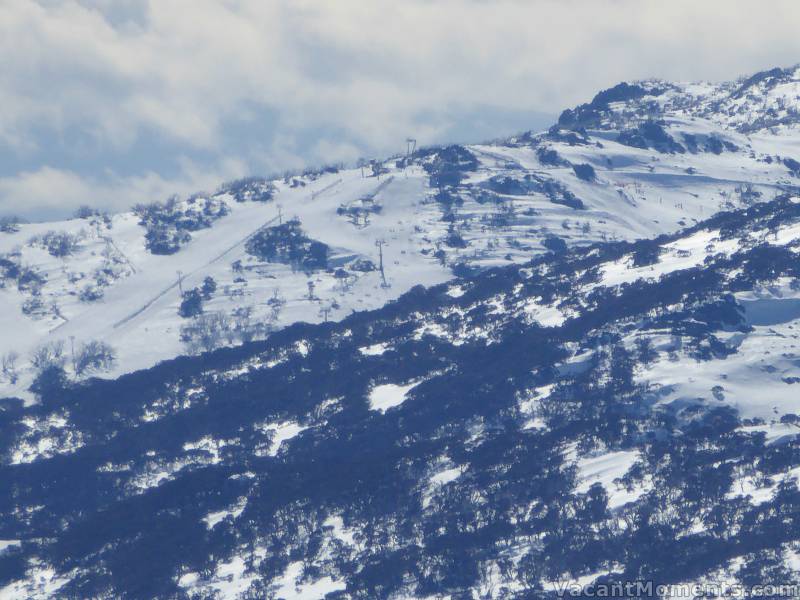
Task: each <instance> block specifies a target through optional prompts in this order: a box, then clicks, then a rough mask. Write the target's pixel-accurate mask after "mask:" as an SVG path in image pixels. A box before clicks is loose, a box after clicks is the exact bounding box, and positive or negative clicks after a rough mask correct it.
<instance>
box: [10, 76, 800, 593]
mask: <svg viewBox="0 0 800 600" xmlns="http://www.w3.org/2000/svg"><path fill="white" fill-rule="evenodd" d="M798 85H800V83H798V80H797V70H795V69H791V70H786V71H784V70H774V71H769V72H765V73H761V74H758V75H755V76H753V77H750V78H748V79H745V80H741V81H739V82H734V83H726V84H720V85H711V84H672V83H667V82H661V81H647V82H634V83H627V84H620V85H619V86H616V87H614V88H611V89H610V90H605V91H603V92H601V93H599V94H598V95H597V96H596V97H595V98H594V99H593V100H592V101H591V102H589V103H587V104H584V105H581V106H579V107H576V108H575V109H573V110H569V111H565V112H564V114H562V116H561V117H560V119H559V123H558V125H556V126H554V127H553V128H552V129H551V130H549V131H547V132H542V133H537V134H533V133H528V134H524V135H520V136H517V137H514V138H511V139H508V140H502V141H498V142H495V143H491V144H478V145H471V146H447V147H441V148H431V149H422V150H418V151H415V152H413V153H411V154H409V155H407V156H399V157H393V158H391V159H389V160H385V161H379V162H373V163H371V164H368V165H365V166H364V167H363V168H362V167H359V168H357V169H344V168H340V169H325V170H322V171H319V172H309V173H306V174H303V175H297V176H287V177H284V178H280V179H275V180H272V179H252V180H246V181H241V182H235V183H233V184H228V185H226V186H223V187H221V188H220V190H218V192H216V193H213V194H198V195H196V196H194V197H192V198H187V199H175V200H173V201H170V202H167V203H161V204H154V205H141V206H138V207H136V208H135V210H134V211H133V212H131V213H126V214H120V215H113V216H109V217H103V216H101V215H96V214H91V213H90V212H88V213H86V214H85V215H84V217H83V218H79V219H74V220H71V221H66V222H63V223H40V224H28V225H19V226H18V227H17V226H11V225H6V228H7V229H9V230H11V231H10V232H7V233H4V234H0V252H2V257H0V269H2V270H1V271H0V273H4V278H3V280H4V282H5V288H4V289H3V290H1V291H0V302H2V303H4V304H5V305H6V306H4V307H3V311H2V313H0V314H2V317H0V319H2V321H0V326H2V328H3V329H2V330H3V332H4V334H5V332H9V334H8V335H4V336H3V338H2V341H1V342H0V343H1V344H2V348H0V354H2V353H5V356H6V357H7V358H6V361H5V367H6V373H5V380H4V384H3V385H5V388H4V390H5V394H4V395H8V396H10V397H9V398H8V399H7V400H4V401H0V402H1V404H0V456H2V461H1V462H0V465H1V466H0V481H3V482H5V483H6V485H5V486H0V540H5V541H2V542H0V598H2V597H4V595H5V596H8V597H48V596H53V595H59V596H63V597H118V596H127V597H136V598H139V597H141V598H150V597H198V598H200V597H203V598H205V597H215V595H217V596H219V597H225V598H235V597H267V598H269V597H274V598H322V597H328V598H331V599H332V598H434V597H442V598H531V597H540V596H555V595H557V591H558V590H559V589H562V588H563V586H565V585H567V584H581V585H589V584H599V583H614V582H628V581H652V582H655V583H657V584H659V583H664V584H692V583H697V582H711V581H718V582H719V581H730V582H735V583H740V584H742V585H751V584H754V583H761V584H766V583H783V584H789V583H792V582H795V583H796V582H798V581H800V579H798V569H799V568H800V491H799V490H798V487H797V479H796V477H797V475H798V473H800V441H798V439H797V433H798V426H800V425H799V424H800V417H798V416H797V414H796V413H798V412H800V410H798V408H800V407H798V406H797V393H796V389H795V388H796V387H797V385H798V384H799V383H800V359H798V350H797V343H798V342H797V333H796V331H797V327H798V325H800V266H798V265H800V261H798V248H800V195H798V194H797V193H796V189H795V188H796V183H795V180H796V177H797V176H800V163H796V162H795V158H794V157H797V158H798V159H800V152H798V151H795V149H794V145H795V144H796V143H798V142H800V131H797V132H796V127H797V124H796V122H795V120H796V119H795V113H794V109H793V106H794V105H795V104H796V103H797V102H798V98H797V96H796V95H793V92H792V89H794V88H797V87H798ZM798 89H800V88H798ZM381 257H382V263H383V270H382V271H381V268H380V265H381ZM178 272H180V275H179V274H178ZM454 277H455V278H454ZM420 284H421V285H420ZM426 287H427V289H425V288H426ZM368 309H369V310H368ZM299 321H306V322H307V323H299ZM321 321H328V322H327V323H320V322H321ZM314 322H316V323H317V324H313V323H314ZM92 341H94V342H97V343H99V344H108V345H110V347H111V348H113V350H114V351H115V352H116V355H117V358H116V361H115V362H113V363H112V361H110V360H106V359H108V352H107V351H106V350H104V348H105V347H104V346H102V345H101V346H98V347H99V348H100V351H98V352H97V353H96V354H97V355H98V356H99V358H98V359H97V360H96V361H95V362H92V361H91V360H90V361H89V362H85V363H81V359H82V358H85V357H86V356H89V358H91V357H92V350H93V349H95V350H96V349H97V348H98V347H95V346H91V344H89V342H92ZM60 342H63V344H64V347H63V348H62V347H61V345H60ZM218 346H230V347H227V348H218V349H216V350H214V348H215V347H218ZM73 347H74V348H75V354H74V355H73ZM37 349H38V350H37ZM12 351H16V352H18V353H19V358H18V359H17V361H16V363H14V362H13V361H12V362H11V363H9V360H8V356H9V353H10V352H12ZM203 351H205V352H203ZM201 352H202V353H201ZM183 354H190V355H189V356H179V355H183ZM195 354H196V356H195ZM175 357H177V358H175ZM166 359H170V360H166ZM159 361H163V362H160V364H156V363H158V362H159ZM62 366H63V367H64V368H62ZM139 369H144V370H139ZM75 371H80V374H76V373H74V372H75ZM132 371H136V372H132ZM98 372H99V373H101V374H102V375H103V377H104V378H105V379H89V378H88V376H89V375H91V374H93V373H98ZM124 373H128V374H127V375H123V374H124ZM34 377H35V378H36V379H35V383H34V385H33V389H32V391H28V390H27V388H28V387H29V386H30V385H31V382H32V380H33V379H34ZM115 377H116V378H115ZM12 379H13V381H12ZM11 396H19V398H12V397H11ZM326 594H328V596H325V595H326ZM723 595H724V594H723ZM729 595H730V594H729Z"/></svg>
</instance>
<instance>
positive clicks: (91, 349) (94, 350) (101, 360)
mask: <svg viewBox="0 0 800 600" xmlns="http://www.w3.org/2000/svg"><path fill="white" fill-rule="evenodd" d="M116 360H117V353H116V351H115V350H114V348H112V347H111V346H110V345H109V344H107V343H105V342H101V341H97V340H92V341H89V342H85V343H83V344H81V347H80V349H79V350H78V351H77V352H76V354H75V365H74V366H75V374H76V375H79V376H80V375H85V374H87V373H93V372H97V371H108V370H110V369H111V368H112V367H113V366H114V363H115V362H116Z"/></svg>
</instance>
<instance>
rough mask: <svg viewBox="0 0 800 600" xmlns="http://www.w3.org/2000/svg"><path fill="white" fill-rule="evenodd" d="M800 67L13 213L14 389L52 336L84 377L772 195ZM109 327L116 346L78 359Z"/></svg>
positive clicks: (619, 95) (3, 303)
mask: <svg viewBox="0 0 800 600" xmlns="http://www.w3.org/2000/svg"><path fill="white" fill-rule="evenodd" d="M796 76H797V70H796V69H790V70H774V71H769V72H765V73H760V74H757V75H755V76H753V77H751V78H749V79H747V80H741V81H738V82H731V83H725V84H718V85H711V84H675V83H669V82H664V81H646V82H633V83H623V84H620V85H618V86H615V87H614V88H611V89H609V90H604V91H602V92H600V93H598V94H597V95H596V96H595V97H594V98H593V99H592V100H591V101H590V102H588V103H586V104H583V105H581V106H579V107H576V108H575V109H572V110H568V111H565V113H564V114H563V115H562V116H561V118H560V119H559V124H558V125H556V126H554V127H553V128H552V129H550V130H549V131H547V132H541V133H528V134H524V135H520V136H516V137H513V138H511V139H507V140H502V141H497V142H494V143H486V144H474V145H468V146H458V145H455V146H445V147H435V148H427V149H421V150H417V151H416V152H414V153H412V154H409V155H401V156H396V157H393V158H391V159H387V160H383V161H372V162H371V163H368V164H366V165H364V166H363V167H359V168H356V169H353V168H336V167H332V168H326V169H321V170H318V171H308V172H305V173H300V174H296V175H291V176H288V175H287V176H284V177H279V178H251V179H247V180H242V181H238V182H233V183H230V184H226V185H223V186H222V187H220V189H218V190H217V191H216V192H214V193H211V194H208V193H201V194H195V195H193V196H191V197H189V198H183V199H170V200H168V201H166V202H157V203H150V204H141V205H139V206H136V207H134V208H133V209H132V211H131V212H130V213H124V214H119V215H113V216H105V215H100V214H96V213H94V212H92V211H84V212H83V213H82V214H81V218H76V219H73V220H70V221H64V222H58V223H35V224H20V225H17V224H14V223H13V222H11V221H9V220H4V221H2V222H0V286H1V287H0V331H2V332H3V333H4V335H2V336H0V358H2V359H3V363H2V364H3V365H4V368H3V369H2V370H1V371H0V394H2V395H9V396H11V395H13V396H19V397H22V398H24V399H26V401H29V402H32V401H34V398H33V395H32V394H30V393H29V392H28V391H27V389H28V387H29V386H30V384H31V382H32V381H33V379H34V378H35V377H36V376H37V374H38V372H39V371H40V370H41V369H40V367H37V365H40V366H41V364H42V361H41V360H39V359H41V358H42V356H44V355H43V354H42V352H44V351H46V352H44V353H45V354H48V353H49V354H50V355H52V354H58V355H59V357H58V358H57V360H58V361H60V362H62V363H64V365H65V367H66V369H67V371H68V373H69V375H70V377H73V378H83V377H86V376H88V375H90V374H94V375H101V376H104V377H113V376H117V375H120V374H123V373H127V372H131V371H134V370H136V369H140V368H146V367H149V366H152V365H153V364H156V363H157V362H158V361H160V360H164V359H168V358H172V357H175V356H178V355H181V354H186V353H189V354H193V353H198V352H201V351H203V350H209V349H213V348H215V347H219V346H221V345H232V344H236V343H239V342H242V341H247V340H252V339H263V338H264V336H266V335H267V334H268V333H269V332H271V331H275V330H277V329H280V328H283V327H285V326H287V325H289V324H291V323H295V322H298V321H305V322H323V321H338V320H341V319H342V318H344V317H346V316H347V315H349V314H350V313H352V312H353V311H361V310H369V309H375V308H379V307H381V306H383V305H385V304H386V303H387V302H389V301H392V300H394V299H396V298H397V297H398V296H400V295H401V294H402V293H404V292H406V291H408V290H409V289H410V288H411V287H412V286H414V285H416V284H422V285H435V284H437V283H441V282H444V281H446V280H448V279H450V278H452V277H453V276H455V275H461V276H463V275H467V274H469V273H475V272H478V271H481V270H484V269H487V268H491V267H495V266H503V265H508V264H513V263H518V264H519V263H524V262H526V261H528V260H530V259H531V257H533V256H536V255H540V254H543V253H556V254H558V253H563V252H565V251H566V250H567V249H569V248H572V247H576V246H578V247H580V246H588V245H590V244H593V243H598V242H603V241H615V240H635V239H640V238H652V237H654V236H657V235H661V234H665V233H671V232H674V231H677V230H679V229H682V228H686V227H691V226H692V225H694V224H696V223H698V222H700V221H703V220H704V219H707V218H708V217H710V216H711V215H713V214H715V213H716V212H718V211H720V210H731V209H735V208H743V207H747V206H751V205H753V204H755V203H758V202H764V201H768V200H771V199H773V198H775V197H776V195H778V194H780V193H783V192H784V191H787V190H792V189H794V188H795V187H796V186H797V177H800V147H798V143H799V142H800V136H798V135H796V134H795V133H794V131H795V129H794V125H793V120H792V115H793V114H794V113H793V110H794V109H793V108H792V107H793V106H794V104H793V102H794V100H793V99H792V94H793V92H792V91H791V90H792V89H793V86H794V85H795V82H796ZM776 119H777V121H776ZM765 123H769V125H765ZM554 318H555V317H554ZM96 343H102V344H105V345H106V346H102V347H107V348H110V349H112V350H113V351H114V352H115V355H116V360H115V361H110V360H106V361H99V362H98V361H95V362H94V363H92V364H90V365H89V367H87V368H81V367H80V366H79V365H78V363H79V362H80V361H79V360H78V359H80V358H81V357H85V354H86V349H87V348H90V349H91V348H93V347H98V346H96V345H95V346H91V344H96ZM37 353H38V354H37ZM59 353H60V354H59ZM83 362H86V361H83ZM90 362H91V361H90Z"/></svg>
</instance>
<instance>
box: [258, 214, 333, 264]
mask: <svg viewBox="0 0 800 600" xmlns="http://www.w3.org/2000/svg"><path fill="white" fill-rule="evenodd" d="M245 249H246V250H247V252H248V253H249V254H251V255H252V256H255V257H256V258H258V259H260V260H265V261H267V262H280V263H285V264H289V265H291V266H292V268H293V269H297V270H300V271H306V272H312V271H316V270H319V269H325V268H327V266H328V254H329V252H330V250H329V248H328V246H327V244H324V243H323V242H320V241H317V240H313V239H311V238H309V237H308V236H307V235H306V234H305V232H304V231H303V229H302V227H301V223H300V220H299V219H292V220H290V221H287V222H286V223H283V224H281V225H276V226H274V227H265V228H264V229H262V230H261V231H259V232H258V233H257V234H256V235H254V236H253V237H252V238H250V239H249V240H248V241H247V245H246V246H245Z"/></svg>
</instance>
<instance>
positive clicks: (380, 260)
mask: <svg viewBox="0 0 800 600" xmlns="http://www.w3.org/2000/svg"><path fill="white" fill-rule="evenodd" d="M385 244H386V241H385V240H382V239H381V240H375V245H376V246H377V247H378V269H379V270H380V272H381V287H382V288H388V287H389V284H388V283H386V273H385V272H384V270H383V246H384V245H385Z"/></svg>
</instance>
